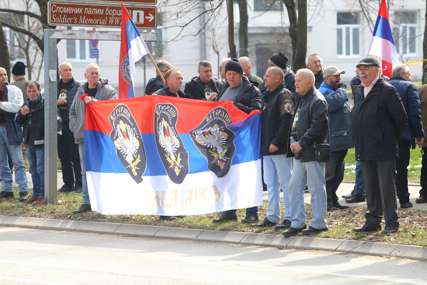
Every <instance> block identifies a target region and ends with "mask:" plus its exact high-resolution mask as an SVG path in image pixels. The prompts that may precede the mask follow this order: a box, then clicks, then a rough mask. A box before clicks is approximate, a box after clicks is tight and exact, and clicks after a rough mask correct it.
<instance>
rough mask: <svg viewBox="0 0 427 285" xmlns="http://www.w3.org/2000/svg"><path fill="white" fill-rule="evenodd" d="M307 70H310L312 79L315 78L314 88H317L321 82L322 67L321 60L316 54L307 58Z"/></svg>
mask: <svg viewBox="0 0 427 285" xmlns="http://www.w3.org/2000/svg"><path fill="white" fill-rule="evenodd" d="M307 68H308V69H310V70H311V71H312V72H313V73H314V77H315V78H316V82H315V84H314V85H315V86H316V88H319V87H320V85H321V84H322V82H323V67H322V59H321V58H320V55H319V54H318V53H312V54H310V55H309V56H308V58H307Z"/></svg>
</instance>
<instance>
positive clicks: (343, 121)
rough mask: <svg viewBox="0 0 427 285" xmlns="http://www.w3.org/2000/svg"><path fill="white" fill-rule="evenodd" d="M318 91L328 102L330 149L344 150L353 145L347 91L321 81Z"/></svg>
mask: <svg viewBox="0 0 427 285" xmlns="http://www.w3.org/2000/svg"><path fill="white" fill-rule="evenodd" d="M319 91H320V93H322V94H323V96H324V97H325V99H326V102H327V103H328V118H329V120H328V122H329V144H330V146H331V151H340V150H346V149H349V148H351V147H352V146H353V139H352V133H351V112H350V108H349V105H348V97H347V92H346V91H345V90H344V89H342V88H338V89H337V90H334V89H333V88H332V86H330V85H328V84H326V83H325V82H323V83H322V84H321V85H320V88H319Z"/></svg>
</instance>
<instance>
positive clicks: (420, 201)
mask: <svg viewBox="0 0 427 285" xmlns="http://www.w3.org/2000/svg"><path fill="white" fill-rule="evenodd" d="M415 203H417V204H425V203H427V197H424V196H420V198H417V199H416V200H415Z"/></svg>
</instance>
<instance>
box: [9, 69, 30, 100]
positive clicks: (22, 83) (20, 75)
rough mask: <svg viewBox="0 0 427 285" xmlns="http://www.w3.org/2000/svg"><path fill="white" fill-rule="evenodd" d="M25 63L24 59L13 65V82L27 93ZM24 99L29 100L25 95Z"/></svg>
mask: <svg viewBox="0 0 427 285" xmlns="http://www.w3.org/2000/svg"><path fill="white" fill-rule="evenodd" d="M25 68H26V66H25V64H24V63H23V62H22V61H17V62H16V63H15V64H14V65H13V67H12V79H13V82H12V84H13V85H15V86H17V87H18V88H19V89H21V91H22V94H26V93H27V90H26V86H27V80H25ZM24 100H27V98H26V96H24Z"/></svg>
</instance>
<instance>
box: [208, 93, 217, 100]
mask: <svg viewBox="0 0 427 285" xmlns="http://www.w3.org/2000/svg"><path fill="white" fill-rule="evenodd" d="M207 93H208V95H206V100H207V101H216V99H217V98H218V93H216V92H207Z"/></svg>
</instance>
